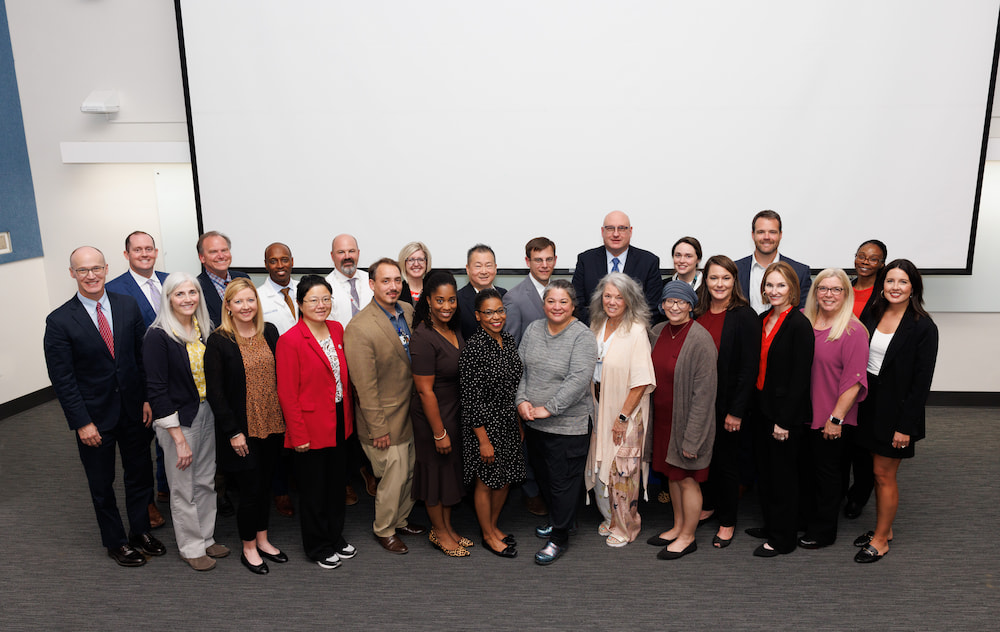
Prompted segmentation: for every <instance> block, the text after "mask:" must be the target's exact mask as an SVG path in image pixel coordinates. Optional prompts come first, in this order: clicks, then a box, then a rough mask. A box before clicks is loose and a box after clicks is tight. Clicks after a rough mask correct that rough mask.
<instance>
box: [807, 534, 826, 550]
mask: <svg viewBox="0 0 1000 632" xmlns="http://www.w3.org/2000/svg"><path fill="white" fill-rule="evenodd" d="M825 546H830V545H829V544H823V543H821V542H820V541H819V540H812V539H810V538H807V537H805V536H802V537H801V538H799V547H800V548H803V549H810V550H815V549H822V548H823V547H825Z"/></svg>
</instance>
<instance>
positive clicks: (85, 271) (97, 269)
mask: <svg viewBox="0 0 1000 632" xmlns="http://www.w3.org/2000/svg"><path fill="white" fill-rule="evenodd" d="M107 267H108V266H106V265H103V266H94V267H93V268H75V269H74V270H73V272H76V275H77V276H81V277H87V276H90V275H91V274H93V275H94V276H97V275H99V274H100V273H102V272H104V271H105V270H106V269H107Z"/></svg>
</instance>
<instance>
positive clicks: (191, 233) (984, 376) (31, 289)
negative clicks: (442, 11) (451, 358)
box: [0, 0, 1000, 403]
mask: <svg viewBox="0 0 1000 632" xmlns="http://www.w3.org/2000/svg"><path fill="white" fill-rule="evenodd" d="M6 6H7V17H8V20H9V23H10V29H11V43H12V46H13V50H14V59H15V68H16V70H17V78H18V86H19V89H20V94H21V103H22V111H23V113H24V124H25V133H26V136H27V143H28V154H29V159H30V161H31V170H32V177H33V180H34V187H35V196H36V200H37V204H38V213H39V222H40V226H41V232H42V242H43V245H44V248H45V253H46V254H45V256H44V257H43V258H40V259H31V260H27V261H19V262H14V263H9V264H5V265H3V266H0V287H3V288H4V289H5V290H7V292H8V296H10V295H12V294H14V292H12V291H11V290H16V289H17V288H26V290H27V291H25V292H23V293H22V295H23V296H25V297H27V298H28V299H29V300H25V301H19V302H18V303H17V304H16V305H12V304H10V303H5V305H4V309H2V310H0V403H5V402H8V401H10V400H12V399H15V398H17V397H20V396H23V395H27V394H30V393H33V392H35V391H37V390H39V389H42V388H45V387H46V386H48V385H49V382H48V378H47V376H46V372H45V363H44V360H43V358H42V353H41V348H42V344H41V341H42V334H43V331H44V317H45V314H47V313H48V312H49V311H50V310H52V309H53V308H55V307H57V306H58V305H60V304H61V303H63V302H65V301H66V300H67V299H68V298H70V296H72V294H73V291H74V289H75V284H74V282H73V280H72V279H71V278H70V277H69V273H68V271H67V268H68V261H67V257H68V254H69V252H70V251H71V250H72V249H73V248H75V247H77V246H79V245H81V244H85V243H86V244H91V245H94V246H97V247H98V248H101V249H102V250H104V252H105V254H106V255H107V257H108V261H109V262H110V263H111V265H112V274H119V273H121V272H122V271H124V269H125V262H124V259H123V257H122V255H121V252H122V250H123V249H124V244H123V240H124V237H125V235H126V234H128V233H129V232H131V231H132V230H135V229H141V230H145V231H147V232H150V233H151V234H153V235H154V237H155V238H156V240H157V244H158V245H159V246H160V249H161V266H160V267H161V269H170V270H174V269H185V270H188V271H191V272H196V271H197V262H196V259H195V258H194V257H193V254H192V253H193V249H194V242H195V240H196V238H197V234H196V230H195V228H194V218H193V211H192V208H193V206H192V199H193V195H192V193H191V180H190V168H189V167H188V166H187V165H156V164H95V165H80V164H63V163H62V161H61V157H60V151H59V143H61V142H70V141H91V142H110V141H117V142H122V141H125V142H158V141H185V140H187V129H186V126H185V125H184V123H183V121H184V99H183V90H182V85H181V77H180V62H179V57H178V52H177V39H176V28H175V19H174V7H173V2H172V1H171V0H142V1H136V0H100V1H95V0H64V1H60V2H55V1H53V0H6ZM112 88H114V89H118V90H119V91H120V93H121V101H122V111H121V113H120V114H119V116H118V118H117V122H113V123H109V122H108V121H106V120H105V119H104V117H103V116H99V115H85V114H82V113H81V112H80V111H79V107H80V103H81V102H82V101H83V99H84V97H86V96H87V94H89V93H90V92H91V91H92V90H97V89H112ZM985 178H986V179H985V182H984V187H983V198H982V199H983V202H982V207H981V211H980V212H981V216H980V230H979V235H978V240H977V246H976V264H975V267H974V274H973V275H972V276H971V277H954V278H951V277H949V278H935V279H929V280H928V283H927V286H928V287H927V293H928V303H929V307H931V309H932V310H933V311H934V315H935V319H936V320H937V322H938V325H939V327H940V328H941V343H942V344H941V354H940V356H939V359H938V372H937V376H936V378H935V381H934V389H935V390H941V391H1000V369H997V367H996V363H995V361H994V360H995V358H997V357H1000V335H998V334H997V332H998V331H1000V313H996V312H984V313H962V312H951V313H942V311H943V310H949V308H951V309H954V305H956V303H957V304H963V302H965V303H974V302H975V298H974V297H975V296H977V295H980V294H983V293H993V294H995V293H996V288H997V285H996V275H995V271H996V270H997V269H1000V163H989V164H988V166H987V170H986V176H985ZM944 219H945V221H946V218H944ZM221 228H224V227H221ZM900 230H934V227H933V226H918V227H912V226H906V225H904V224H902V223H901V227H900ZM277 237H279V236H276V238H277ZM867 237H868V235H860V234H859V238H867ZM880 237H882V238H883V239H885V241H887V242H889V243H890V244H891V243H892V239H891V235H885V236H880ZM234 247H235V248H238V247H239V244H235V245H234ZM560 254H561V256H562V257H563V260H564V261H572V260H573V256H574V253H567V252H563V253H560ZM904 254H905V253H897V252H891V253H890V256H902V255H904ZM938 308H941V310H942V311H939V309H938Z"/></svg>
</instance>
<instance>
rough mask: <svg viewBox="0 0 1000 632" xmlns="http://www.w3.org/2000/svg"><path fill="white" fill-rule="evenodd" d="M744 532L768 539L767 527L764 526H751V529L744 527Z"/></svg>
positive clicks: (752, 536)
mask: <svg viewBox="0 0 1000 632" xmlns="http://www.w3.org/2000/svg"><path fill="white" fill-rule="evenodd" d="M743 533H745V534H747V535H748V536H750V537H751V538H760V539H761V540H766V539H767V529H765V528H764V527H750V528H749V529H744V530H743Z"/></svg>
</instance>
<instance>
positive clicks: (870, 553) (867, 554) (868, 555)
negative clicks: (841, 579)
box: [854, 544, 889, 564]
mask: <svg viewBox="0 0 1000 632" xmlns="http://www.w3.org/2000/svg"><path fill="white" fill-rule="evenodd" d="M888 554H889V552H888V551H886V552H885V553H879V552H878V549H876V548H875V547H874V546H872V545H870V544H866V545H865V546H864V548H863V549H861V550H860V551H858V553H857V555H855V556H854V561H855V562H857V563H858V564H874V563H875V562H877V561H879V560H880V559H882V558H883V557H885V556H886V555H888Z"/></svg>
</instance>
